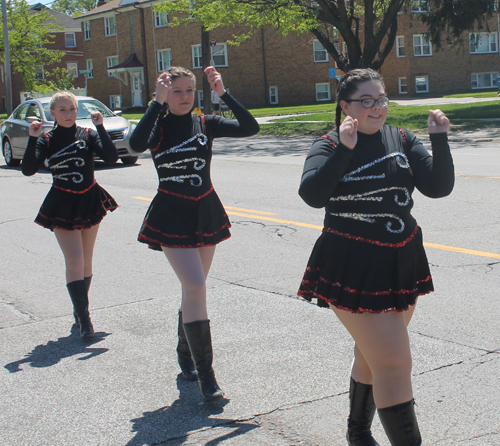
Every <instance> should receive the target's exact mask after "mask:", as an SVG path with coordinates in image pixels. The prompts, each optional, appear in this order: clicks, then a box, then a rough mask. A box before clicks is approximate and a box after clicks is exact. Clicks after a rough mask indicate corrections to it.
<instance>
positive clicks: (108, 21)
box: [104, 16, 116, 36]
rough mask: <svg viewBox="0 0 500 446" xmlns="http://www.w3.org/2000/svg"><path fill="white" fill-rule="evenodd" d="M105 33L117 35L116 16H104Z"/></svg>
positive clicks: (106, 34)
mask: <svg viewBox="0 0 500 446" xmlns="http://www.w3.org/2000/svg"><path fill="white" fill-rule="evenodd" d="M104 35H105V36H115V35H116V17H115V16H111V17H105V18H104Z"/></svg>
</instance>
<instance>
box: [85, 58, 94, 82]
mask: <svg viewBox="0 0 500 446" xmlns="http://www.w3.org/2000/svg"><path fill="white" fill-rule="evenodd" d="M85 65H86V67H87V71H89V74H87V79H93V78H94V62H93V61H92V59H87V60H86V61H85Z"/></svg>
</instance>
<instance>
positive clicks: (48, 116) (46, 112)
mask: <svg viewBox="0 0 500 446" xmlns="http://www.w3.org/2000/svg"><path fill="white" fill-rule="evenodd" d="M42 107H43V114H44V115H45V119H46V120H47V121H53V120H54V117H53V116H52V115H51V114H50V102H44V103H43V104H42Z"/></svg>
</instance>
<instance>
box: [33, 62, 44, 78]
mask: <svg viewBox="0 0 500 446" xmlns="http://www.w3.org/2000/svg"><path fill="white" fill-rule="evenodd" d="M44 79H45V72H44V71H43V65H35V80H36V81H43V80H44Z"/></svg>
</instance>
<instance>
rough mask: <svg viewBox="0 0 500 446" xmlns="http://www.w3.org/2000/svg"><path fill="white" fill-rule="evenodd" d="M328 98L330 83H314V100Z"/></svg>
mask: <svg viewBox="0 0 500 446" xmlns="http://www.w3.org/2000/svg"><path fill="white" fill-rule="evenodd" d="M330 98H331V95H330V84H329V83H328V84H316V100H317V101H329V100H330Z"/></svg>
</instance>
